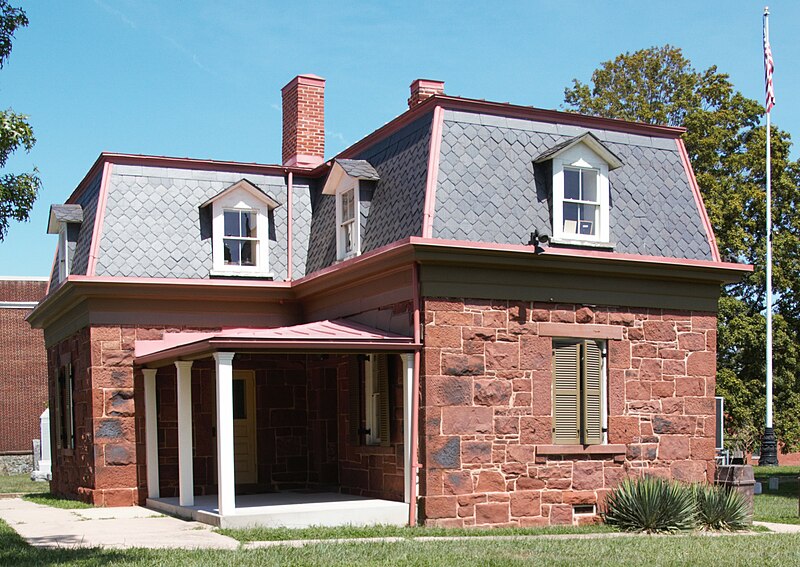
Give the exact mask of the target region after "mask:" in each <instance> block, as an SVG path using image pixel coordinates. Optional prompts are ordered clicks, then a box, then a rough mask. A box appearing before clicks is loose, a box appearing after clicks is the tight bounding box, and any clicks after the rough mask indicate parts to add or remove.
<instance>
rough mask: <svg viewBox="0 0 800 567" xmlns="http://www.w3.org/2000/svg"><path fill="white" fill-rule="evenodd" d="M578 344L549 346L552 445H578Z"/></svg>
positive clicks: (563, 343)
mask: <svg viewBox="0 0 800 567" xmlns="http://www.w3.org/2000/svg"><path fill="white" fill-rule="evenodd" d="M580 369H581V365H580V343H565V342H560V343H559V342H557V343H554V345H553V442H554V443H557V444H563V445H577V444H579V443H580V421H579V410H578V408H579V402H580V396H579V391H580V375H581V374H580Z"/></svg>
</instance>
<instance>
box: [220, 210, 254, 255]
mask: <svg viewBox="0 0 800 567" xmlns="http://www.w3.org/2000/svg"><path fill="white" fill-rule="evenodd" d="M222 214H223V217H224V221H225V222H224V224H225V237H224V238H223V239H222V246H223V248H224V262H225V265H226V266H255V265H256V263H257V261H258V244H259V242H258V211H253V210H241V209H228V210H225V211H223V213H222Z"/></svg>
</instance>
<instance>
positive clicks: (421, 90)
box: [408, 79, 444, 108]
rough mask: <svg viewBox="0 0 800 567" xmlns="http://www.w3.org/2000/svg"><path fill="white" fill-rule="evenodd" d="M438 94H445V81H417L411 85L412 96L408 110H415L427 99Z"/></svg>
mask: <svg viewBox="0 0 800 567" xmlns="http://www.w3.org/2000/svg"><path fill="white" fill-rule="evenodd" d="M437 94H438V95H440V94H444V81H430V80H428V79H417V80H416V81H414V82H413V83H411V96H410V97H409V98H408V108H414V107H415V106H417V105H418V104H419V103H421V102H423V101H424V100H425V99H427V98H429V97H431V96H433V95H437Z"/></svg>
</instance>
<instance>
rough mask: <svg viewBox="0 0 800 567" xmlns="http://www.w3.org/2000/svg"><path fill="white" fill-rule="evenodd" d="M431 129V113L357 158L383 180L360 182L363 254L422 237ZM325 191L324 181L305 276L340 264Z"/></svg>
mask: <svg viewBox="0 0 800 567" xmlns="http://www.w3.org/2000/svg"><path fill="white" fill-rule="evenodd" d="M430 129H431V114H430V113H429V114H426V115H425V116H423V117H421V118H419V119H417V120H415V121H414V122H412V123H411V124H409V125H408V126H406V127H404V128H402V129H400V130H399V131H397V132H395V133H394V134H391V135H390V136H388V137H387V138H385V139H383V140H381V141H380V142H378V143H376V144H375V145H373V146H371V147H369V148H367V149H365V150H363V151H362V152H360V153H359V154H358V155H357V156H356V157H357V158H358V159H359V160H366V161H368V162H369V163H370V164H372V166H373V167H374V169H375V171H376V173H377V174H378V175H379V176H380V180H379V181H377V182H369V183H367V184H362V191H361V208H362V211H361V212H362V215H361V230H362V232H361V251H362V252H369V251H370V250H375V249H376V248H380V247H381V246H385V245H386V244H391V243H392V242H396V241H398V240H402V239H404V238H408V237H409V236H420V235H421V234H422V210H423V207H424V206H425V181H426V179H427V171H428V170H427V168H428V148H429V145H430ZM321 191H322V183H320V184H319V188H318V189H317V190H316V191H315V192H314V197H313V198H312V210H313V219H312V222H311V236H310V242H309V248H308V263H307V265H306V273H311V272H315V271H317V270H320V269H322V268H325V267H327V266H330V265H331V264H333V263H334V262H335V261H336V227H335V224H336V210H335V203H336V198H335V196H334V195H323V194H322V193H321ZM367 211H369V215H366V212H367Z"/></svg>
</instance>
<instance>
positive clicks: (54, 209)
mask: <svg viewBox="0 0 800 567" xmlns="http://www.w3.org/2000/svg"><path fill="white" fill-rule="evenodd" d="M50 215H51V216H52V217H53V218H55V220H57V221H60V222H83V208H82V207H81V206H80V205H50Z"/></svg>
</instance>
